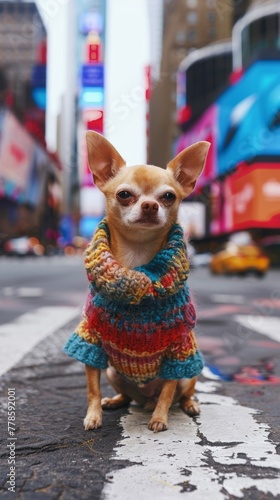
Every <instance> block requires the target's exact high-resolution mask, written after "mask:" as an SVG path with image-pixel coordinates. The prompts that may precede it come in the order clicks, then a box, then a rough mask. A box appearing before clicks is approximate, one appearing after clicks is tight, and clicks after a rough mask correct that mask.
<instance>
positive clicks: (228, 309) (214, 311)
mask: <svg viewBox="0 0 280 500" xmlns="http://www.w3.org/2000/svg"><path fill="white" fill-rule="evenodd" d="M247 310H248V309H247V308H246V309H245V312H247ZM240 311H241V309H240V306H238V305H233V304H232V305H231V304H227V305H224V306H216V307H215V306H213V307H211V308H209V309H201V311H199V315H198V320H200V319H207V318H215V317H216V316H222V315H227V314H233V313H237V312H240ZM243 311H244V309H243Z"/></svg>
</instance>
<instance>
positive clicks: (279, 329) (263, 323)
mask: <svg viewBox="0 0 280 500" xmlns="http://www.w3.org/2000/svg"><path fill="white" fill-rule="evenodd" d="M234 319H235V321H237V322H238V323H239V324H240V325H242V326H245V328H248V329H249V330H254V331H255V332H257V333H260V334H261V335H265V336H266V337H268V338H270V339H272V340H275V341H276V342H280V318H279V317H277V316H248V315H241V314H238V315H236V316H234Z"/></svg>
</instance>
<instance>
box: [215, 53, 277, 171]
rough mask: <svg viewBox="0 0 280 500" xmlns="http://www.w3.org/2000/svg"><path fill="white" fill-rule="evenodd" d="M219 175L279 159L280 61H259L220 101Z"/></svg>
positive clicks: (218, 101) (218, 102)
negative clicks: (258, 160)
mask: <svg viewBox="0 0 280 500" xmlns="http://www.w3.org/2000/svg"><path fill="white" fill-rule="evenodd" d="M216 102H217V104H218V106H219V121H218V131H219V134H218V174H220V175H221V174H222V175H223V174H226V173H228V172H230V171H231V170H233V169H234V168H235V167H236V166H237V165H238V163H240V162H241V161H250V160H253V159H254V158H256V157H268V156H269V157H274V158H279V156H280V117H279V110H280V62H279V61H257V62H256V63H254V64H252V66H251V67H250V68H249V69H248V70H247V71H246V72H245V74H244V75H243V77H242V78H241V79H240V81H239V82H237V83H236V84H235V85H232V86H230V87H229V88H228V89H227V90H226V91H225V92H224V93H223V94H222V95H221V96H220V97H219V98H218V99H217V101H216Z"/></svg>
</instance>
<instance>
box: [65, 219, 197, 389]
mask: <svg viewBox="0 0 280 500" xmlns="http://www.w3.org/2000/svg"><path fill="white" fill-rule="evenodd" d="M109 241H110V234H109V228H108V225H107V223H106V219H104V220H103V221H102V222H101V223H100V224H99V226H98V229H97V231H96V233H95V236H94V238H93V240H92V241H91V243H90V244H89V246H88V248H87V250H86V253H85V268H86V272H87V276H88V279H89V282H90V290H89V294H88V297H87V302H86V305H85V308H84V312H83V318H82V320H81V322H80V323H79V325H78V327H77V329H76V331H75V332H74V333H73V334H72V335H71V337H70V338H69V340H68V342H67V344H66V345H65V347H64V351H65V352H66V353H67V354H68V355H70V356H72V357H74V358H76V359H77V360H79V361H81V362H83V363H85V364H86V365H90V366H93V367H96V368H100V369H104V368H106V367H107V366H108V363H109V364H110V365H111V366H113V367H114V368H115V369H116V370H117V372H118V373H120V374H121V375H123V376H125V377H126V378H127V379H129V380H131V381H133V382H135V383H136V384H137V385H138V386H141V385H143V384H145V383H147V382H148V381H149V380H152V379H154V378H156V377H161V378H164V379H176V380H178V379H181V378H192V377H194V376H196V375H198V374H199V373H200V372H201V371H202V368H203V360H202V356H201V353H200V352H199V350H198V349H197V344H196V341H195V337H194V332H193V327H194V325H195V309H194V306H193V304H192V302H191V300H190V295H189V289H188V286H187V278H188V272H189V264H188V259H187V257H186V246H185V243H184V240H183V231H182V228H181V226H180V225H179V224H175V225H174V226H173V227H172V229H171V231H170V233H169V237H168V242H167V244H166V246H165V248H164V249H163V250H161V251H160V252H159V253H158V254H157V255H156V256H155V257H154V258H153V259H152V260H151V262H150V263H149V264H147V265H145V266H141V267H138V268H135V269H127V268H123V267H122V266H121V265H120V264H118V262H117V261H116V260H115V259H114V257H113V255H112V253H111V251H110V244H109Z"/></svg>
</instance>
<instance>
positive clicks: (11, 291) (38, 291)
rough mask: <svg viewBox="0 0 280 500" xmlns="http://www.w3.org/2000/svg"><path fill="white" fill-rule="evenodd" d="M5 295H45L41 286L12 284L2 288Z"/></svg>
mask: <svg viewBox="0 0 280 500" xmlns="http://www.w3.org/2000/svg"><path fill="white" fill-rule="evenodd" d="M2 293H3V295H5V296H6V297H11V296H12V295H15V296H17V297H30V298H31V297H42V295H44V289H43V288H41V287H27V286H23V287H19V288H15V287H12V286H6V287H4V288H3V290H2Z"/></svg>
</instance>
